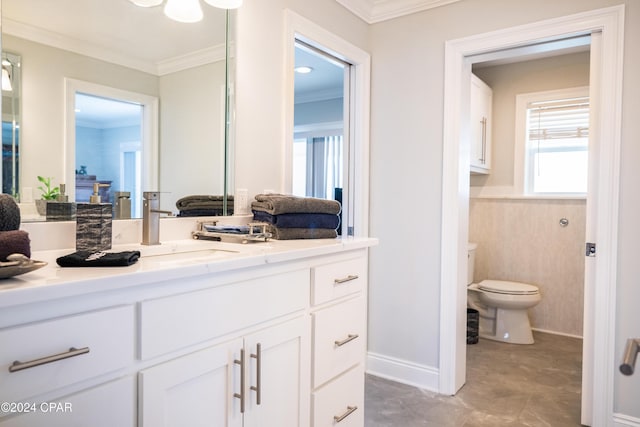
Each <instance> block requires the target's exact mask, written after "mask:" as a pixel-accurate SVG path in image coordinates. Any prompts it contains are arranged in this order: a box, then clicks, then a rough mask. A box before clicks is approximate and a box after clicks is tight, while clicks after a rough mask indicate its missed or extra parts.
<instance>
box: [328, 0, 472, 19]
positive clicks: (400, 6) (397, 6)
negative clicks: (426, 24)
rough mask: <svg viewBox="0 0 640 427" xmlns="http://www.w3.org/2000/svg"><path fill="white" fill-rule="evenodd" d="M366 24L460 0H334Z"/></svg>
mask: <svg viewBox="0 0 640 427" xmlns="http://www.w3.org/2000/svg"><path fill="white" fill-rule="evenodd" d="M336 1H337V2H338V3H340V4H341V5H343V6H344V7H346V8H347V9H349V10H350V11H351V12H352V13H354V14H355V15H357V16H359V17H360V18H361V19H362V20H364V21H365V22H366V23H368V24H375V23H377V22H382V21H386V20H389V19H393V18H398V17H400V16H404V15H410V14H412V13H416V12H420V11H423V10H427V9H433V8H435V7H440V6H444V5H446V4H450V3H455V2H458V1H460V0H336Z"/></svg>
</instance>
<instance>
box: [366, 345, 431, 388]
mask: <svg viewBox="0 0 640 427" xmlns="http://www.w3.org/2000/svg"><path fill="white" fill-rule="evenodd" d="M367 373H368V374H371V375H375V376H377V377H382V378H386V379H388V380H392V381H397V382H399V383H403V384H407V385H411V386H414V387H418V388H422V389H426V390H430V391H433V392H436V393H438V391H439V386H440V385H439V384H440V373H439V371H438V369H436V368H433V367H431V366H425V365H419V364H417V363H413V362H409V361H406V360H402V359H396V358H394V357H389V356H384V355H382V354H376V353H372V352H369V353H367Z"/></svg>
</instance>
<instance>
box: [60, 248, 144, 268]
mask: <svg viewBox="0 0 640 427" xmlns="http://www.w3.org/2000/svg"><path fill="white" fill-rule="evenodd" d="M138 258H140V251H124V252H90V251H77V252H74V253H72V254H69V255H65V256H61V257H60V258H58V259H56V262H57V263H58V265H59V266H60V267H126V266H129V265H132V264H135V263H136V262H137V261H138Z"/></svg>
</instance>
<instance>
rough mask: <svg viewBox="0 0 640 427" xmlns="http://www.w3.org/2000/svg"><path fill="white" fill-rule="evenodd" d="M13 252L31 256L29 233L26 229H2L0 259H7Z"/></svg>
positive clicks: (0, 234) (0, 233)
mask: <svg viewBox="0 0 640 427" xmlns="http://www.w3.org/2000/svg"><path fill="white" fill-rule="evenodd" d="M11 254H22V255H24V256H26V257H27V258H31V241H30V240H29V233H27V232H26V231H24V230H12V231H0V261H6V260H7V256H9V255H11Z"/></svg>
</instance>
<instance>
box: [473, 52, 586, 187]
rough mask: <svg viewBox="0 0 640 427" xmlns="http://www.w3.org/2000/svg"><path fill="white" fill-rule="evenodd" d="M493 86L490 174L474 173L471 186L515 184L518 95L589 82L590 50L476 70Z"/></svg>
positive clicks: (475, 70)
mask: <svg viewBox="0 0 640 427" xmlns="http://www.w3.org/2000/svg"><path fill="white" fill-rule="evenodd" d="M473 72H474V74H476V75H477V76H478V77H480V79H481V80H482V81H484V82H485V83H486V84H487V85H489V87H491V89H492V90H493V116H492V117H493V127H492V132H493V137H492V149H493V154H492V165H491V174H490V175H472V176H471V185H472V186H503V187H508V186H513V184H514V183H513V147H514V139H515V132H516V131H515V118H516V108H515V107H516V95H519V94H522V93H532V92H542V91H548V90H555V89H565V88H571V87H579V86H589V52H582V53H574V54H570V55H560V56H554V57H552V58H545V59H537V60H532V61H525V62H519V63H514V64H506V65H498V66H493V67H486V68H476V67H474V70H473Z"/></svg>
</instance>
